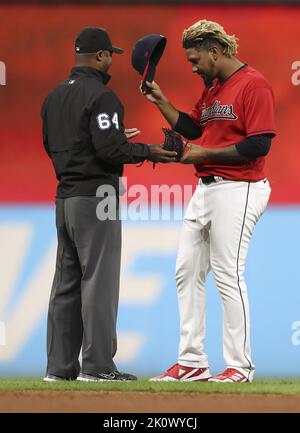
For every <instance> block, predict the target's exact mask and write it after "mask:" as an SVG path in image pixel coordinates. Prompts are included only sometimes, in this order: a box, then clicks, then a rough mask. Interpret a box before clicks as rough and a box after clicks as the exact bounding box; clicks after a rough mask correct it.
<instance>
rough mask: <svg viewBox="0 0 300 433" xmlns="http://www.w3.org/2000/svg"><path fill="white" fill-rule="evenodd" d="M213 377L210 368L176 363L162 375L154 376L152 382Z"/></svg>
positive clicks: (197, 380)
mask: <svg viewBox="0 0 300 433" xmlns="http://www.w3.org/2000/svg"><path fill="white" fill-rule="evenodd" d="M210 377H211V374H210V372H209V368H207V367H206V368H192V367H185V366H184V365H180V364H174V365H173V366H172V367H171V368H169V369H168V370H167V371H166V372H165V373H164V374H162V375H161V376H156V377H152V378H151V379H149V380H150V381H151V382H204V381H205V382H206V381H208V379H209V378H210Z"/></svg>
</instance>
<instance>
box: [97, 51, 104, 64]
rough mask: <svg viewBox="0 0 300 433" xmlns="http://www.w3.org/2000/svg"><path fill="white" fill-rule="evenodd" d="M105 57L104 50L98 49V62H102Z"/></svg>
mask: <svg viewBox="0 0 300 433" xmlns="http://www.w3.org/2000/svg"><path fill="white" fill-rule="evenodd" d="M103 57H104V51H103V50H100V51H97V53H96V60H97V62H102V61H103Z"/></svg>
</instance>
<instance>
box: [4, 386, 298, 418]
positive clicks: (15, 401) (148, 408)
mask: <svg viewBox="0 0 300 433" xmlns="http://www.w3.org/2000/svg"><path fill="white" fill-rule="evenodd" d="M0 412H2V413H11V412H98V413H118V412H120V413H128V412H133V413H164V412H165V413H168V412H171V413H176V412H185V413H188V412H190V413H200V412H226V413H228V412H235V413H237V412H243V413H245V412H300V396H299V395H297V396H286V395H284V396H283V395H253V394H252V395H246V394H242V395H241V394H239V395H236V394H235V395H233V394H199V393H182V392H171V393H166V392H160V393H150V392H125V393H124V392H116V391H114V392H110V391H109V392H105V391H104V392H103V391H101V392H95V391H89V392H81V391H76V392H74V391H63V392H61V391H1V392H0Z"/></svg>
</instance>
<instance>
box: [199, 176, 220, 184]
mask: <svg viewBox="0 0 300 433" xmlns="http://www.w3.org/2000/svg"><path fill="white" fill-rule="evenodd" d="M201 180H202V182H203V183H204V185H209V184H210V183H213V182H216V179H215V176H202V177H201Z"/></svg>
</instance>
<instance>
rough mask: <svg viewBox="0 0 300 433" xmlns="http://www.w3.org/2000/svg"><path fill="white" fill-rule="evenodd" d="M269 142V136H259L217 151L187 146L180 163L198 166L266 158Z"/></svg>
mask: <svg viewBox="0 0 300 433" xmlns="http://www.w3.org/2000/svg"><path fill="white" fill-rule="evenodd" d="M271 141H272V135H271V134H259V135H253V136H251V137H248V138H246V139H245V140H242V141H240V142H239V143H237V144H233V145H231V146H226V147H222V148H217V149H215V148H207V147H202V146H198V145H196V144H189V145H188V146H189V147H188V149H187V151H186V153H185V155H184V156H183V158H182V159H181V161H180V162H182V163H183V164H198V163H202V162H205V161H216V162H217V161H218V162H228V163H235V162H249V161H251V160H253V159H256V158H258V157H260V156H266V155H267V154H268V152H269V150H270V147H271Z"/></svg>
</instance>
